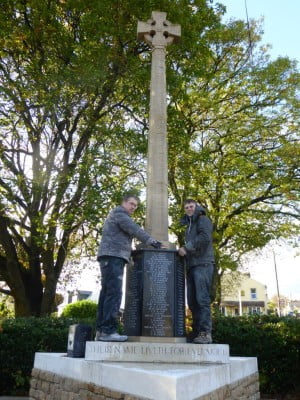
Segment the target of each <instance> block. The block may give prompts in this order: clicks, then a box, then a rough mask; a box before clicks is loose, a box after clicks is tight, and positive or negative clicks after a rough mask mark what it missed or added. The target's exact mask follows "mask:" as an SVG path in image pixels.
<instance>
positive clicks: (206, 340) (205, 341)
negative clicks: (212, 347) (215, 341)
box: [193, 332, 212, 344]
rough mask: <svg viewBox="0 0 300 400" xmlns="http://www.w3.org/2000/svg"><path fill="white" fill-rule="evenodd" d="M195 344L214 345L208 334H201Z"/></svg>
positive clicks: (196, 338)
mask: <svg viewBox="0 0 300 400" xmlns="http://www.w3.org/2000/svg"><path fill="white" fill-rule="evenodd" d="M193 342H194V343H197V344H210V343H212V337H211V334H210V333H208V332H200V333H199V335H198V336H197V337H195V339H194V340H193Z"/></svg>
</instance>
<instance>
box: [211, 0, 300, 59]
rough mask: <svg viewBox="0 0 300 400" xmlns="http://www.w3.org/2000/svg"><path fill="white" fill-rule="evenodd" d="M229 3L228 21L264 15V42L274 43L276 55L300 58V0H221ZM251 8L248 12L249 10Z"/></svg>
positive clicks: (273, 54)
mask: <svg viewBox="0 0 300 400" xmlns="http://www.w3.org/2000/svg"><path fill="white" fill-rule="evenodd" d="M219 2H220V3H222V4H224V5H225V6H226V9H227V12H226V15H225V19H224V20H225V21H226V20H228V19H229V18H231V17H233V18H236V19H243V20H247V13H248V18H249V19H251V18H254V19H259V18H261V17H264V22H263V30H264V34H263V38H262V43H263V44H266V43H268V44H271V45H272V49H270V52H269V53H270V55H271V56H272V58H276V57H278V56H288V57H289V58H292V59H297V60H298V61H299V62H300V41H299V37H300V24H299V18H300V1H299V0H219ZM246 9H247V13H246Z"/></svg>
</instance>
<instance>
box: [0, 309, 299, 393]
mask: <svg viewBox="0 0 300 400" xmlns="http://www.w3.org/2000/svg"><path fill="white" fill-rule="evenodd" d="M77 322H84V323H89V324H90V325H92V326H93V329H95V328H94V324H95V318H94V319H89V320H75V319H67V318H18V319H6V320H3V321H2V322H1V323H0V394H2V395H26V394H28V390H29V382H30V373H31V369H32V367H33V361H34V354H35V352H37V351H42V352H63V353H64V352H66V351H67V337H68V330H69V326H70V325H71V324H74V323H77ZM213 339H214V343H227V344H229V346H230V355H231V356H244V357H257V358H258V368H259V376H260V384H261V386H260V390H261V392H262V393H268V394H277V395H278V394H279V395H284V394H286V393H292V392H297V391H300V320H299V319H297V318H293V317H289V318H288V317H286V318H284V317H282V318H279V317H270V316H252V317H222V316H218V317H214V323H213Z"/></svg>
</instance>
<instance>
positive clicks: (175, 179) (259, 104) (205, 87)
mask: <svg viewBox="0 0 300 400" xmlns="http://www.w3.org/2000/svg"><path fill="white" fill-rule="evenodd" d="M258 28H259V26H257V25H256V23H255V22H252V24H251V26H250V28H249V29H250V30H247V29H246V26H245V24H244V23H242V22H241V21H235V22H234V21H232V22H231V23H230V24H229V25H228V26H227V27H225V26H221V27H220V29H219V30H217V29H215V30H214V31H212V32H211V33H210V41H209V43H210V44H209V49H210V56H209V57H208V58H207V61H208V63H207V64H206V66H205V72H203V67H201V74H199V76H197V74H196V73H194V71H190V72H191V78H192V79H191V83H190V84H189V85H186V77H185V79H184V80H182V84H181V85H178V86H177V92H176V96H175V94H174V95H173V97H172V103H171V104H170V107H169V143H170V159H169V160H170V161H169V181H170V190H171V195H172V196H173V199H174V203H173V206H172V208H171V212H172V216H173V217H174V218H173V220H174V223H173V226H172V229H173V231H174V232H176V233H177V234H178V236H179V240H182V236H181V235H182V234H181V232H180V227H179V226H178V224H177V223H176V222H175V221H176V219H175V218H176V215H178V214H179V213H180V212H182V211H183V200H184V199H185V198H187V197H189V198H190V197H191V198H195V199H197V200H198V201H199V202H200V203H202V204H203V205H204V206H205V207H207V210H208V213H209V215H210V217H211V218H212V221H213V224H214V229H215V236H214V242H215V248H216V255H217V257H216V270H215V278H216V279H215V290H214V292H215V296H216V295H217V301H220V295H221V292H220V290H221V289H220V277H221V275H222V274H223V272H224V271H225V270H226V269H231V270H233V269H236V268H237V266H238V263H239V260H240V257H241V256H242V255H243V254H245V253H247V252H249V251H251V250H253V249H259V248H262V247H263V246H265V245H266V244H267V243H268V242H269V241H270V240H271V239H274V238H279V237H289V236H293V235H295V234H297V232H299V193H300V191H299V182H300V179H299V178H300V174H299V173H300V171H299V157H300V145H299V122H300V121H299V88H300V75H299V72H298V71H297V68H296V63H295V62H293V61H291V60H289V59H287V58H278V59H277V60H275V61H272V62H271V61H270V60H269V59H268V56H267V53H266V49H259V50H256V51H255V46H256V45H257V43H258V41H259V34H258ZM249 35H250V37H251V42H250V43H249ZM182 62H183V63H184V62H185V61H182ZM184 66H186V64H184ZM180 68H181V65H180V61H179V66H178V69H180ZM188 73H189V71H188Z"/></svg>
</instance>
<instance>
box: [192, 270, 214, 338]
mask: <svg viewBox="0 0 300 400" xmlns="http://www.w3.org/2000/svg"><path fill="white" fill-rule="evenodd" d="M213 272H214V264H212V263H208V264H200V265H197V266H195V267H191V268H190V269H189V270H188V271H187V300H188V306H189V309H190V310H191V312H192V317H193V334H194V335H198V334H199V333H200V332H206V333H211V329H212V322H211V311H210V290H211V285H212V279H213Z"/></svg>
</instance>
